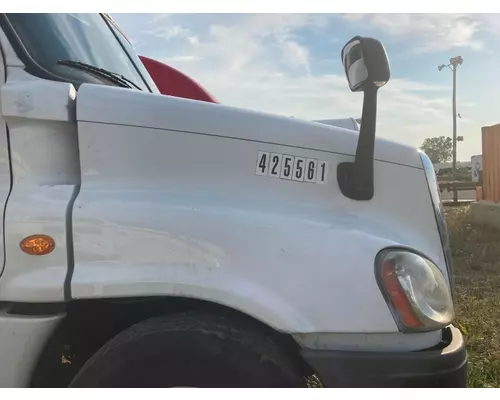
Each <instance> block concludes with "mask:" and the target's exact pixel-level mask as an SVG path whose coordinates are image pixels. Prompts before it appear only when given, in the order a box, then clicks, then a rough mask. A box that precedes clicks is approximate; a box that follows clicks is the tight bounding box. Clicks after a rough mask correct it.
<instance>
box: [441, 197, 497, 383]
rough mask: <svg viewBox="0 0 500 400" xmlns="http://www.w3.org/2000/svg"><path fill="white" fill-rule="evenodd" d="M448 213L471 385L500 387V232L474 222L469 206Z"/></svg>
mask: <svg viewBox="0 0 500 400" xmlns="http://www.w3.org/2000/svg"><path fill="white" fill-rule="evenodd" d="M446 217H447V221H448V229H449V233H450V240H451V247H452V254H453V261H454V268H455V269H454V272H455V288H456V293H455V294H456V304H455V306H456V312H457V319H456V322H455V325H457V326H458V327H459V328H460V330H461V331H462V333H463V334H464V335H465V337H466V340H467V349H468V353H469V386H471V387H500V231H498V230H495V229H493V228H490V227H487V226H482V225H479V224H476V223H473V222H472V220H471V215H470V210H469V207H456V208H448V209H447V210H446Z"/></svg>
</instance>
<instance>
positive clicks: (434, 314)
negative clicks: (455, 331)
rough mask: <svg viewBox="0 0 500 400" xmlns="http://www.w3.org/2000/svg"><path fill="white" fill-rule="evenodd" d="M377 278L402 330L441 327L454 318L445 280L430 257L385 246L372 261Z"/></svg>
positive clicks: (423, 329) (422, 329)
mask: <svg viewBox="0 0 500 400" xmlns="http://www.w3.org/2000/svg"><path fill="white" fill-rule="evenodd" d="M375 264H376V275H377V281H378V284H379V286H380V289H381V291H382V293H383V294H384V297H385V299H386V301H387V303H388V304H389V306H390V308H391V311H392V313H393V315H394V318H395V320H396V322H397V323H398V326H399V328H400V329H401V330H402V331H426V330H435V329H440V328H444V327H445V326H447V325H449V324H450V323H451V322H452V320H453V318H454V317H455V313H454V309H453V300H452V297H451V292H450V287H449V285H448V282H447V280H446V279H445V277H444V276H443V274H442V273H441V271H440V270H439V268H438V267H437V266H436V265H434V264H433V263H432V262H431V261H430V260H428V259H426V258H424V257H422V256H420V255H418V254H415V253H412V252H410V251H408V250H404V249H387V250H383V251H382V252H380V253H379V254H378V256H377V259H376V261H375Z"/></svg>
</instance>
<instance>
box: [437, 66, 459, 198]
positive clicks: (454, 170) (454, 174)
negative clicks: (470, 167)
mask: <svg viewBox="0 0 500 400" xmlns="http://www.w3.org/2000/svg"><path fill="white" fill-rule="evenodd" d="M463 62H464V60H463V58H462V57H461V56H457V57H452V58H450V63H449V64H448V65H444V64H443V65H440V66H439V67H438V70H439V71H441V70H442V69H443V68H445V67H448V68H449V69H451V71H452V73H453V99H452V109H453V110H452V112H453V150H452V157H453V162H452V178H453V182H454V183H455V182H456V180H457V67H458V66H459V65H462V63H463ZM453 202H454V203H457V202H458V194H457V191H456V189H455V188H453Z"/></svg>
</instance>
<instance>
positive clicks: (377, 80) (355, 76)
mask: <svg viewBox="0 0 500 400" xmlns="http://www.w3.org/2000/svg"><path fill="white" fill-rule="evenodd" d="M341 56H342V63H343V65H344V70H345V74H346V77H347V82H348V83H349V88H350V89H351V91H353V92H360V91H364V90H365V88H367V87H368V86H372V85H374V86H375V87H377V88H380V87H382V86H384V85H385V84H386V83H387V82H388V81H389V79H390V77H391V71H390V67H389V60H388V58H387V54H386V52H385V49H384V46H383V45H382V43H380V42H379V41H378V40H376V39H373V38H364V37H361V36H356V37H354V38H352V39H351V40H349V42H347V44H346V45H345V46H344V48H343V49H342V53H341Z"/></svg>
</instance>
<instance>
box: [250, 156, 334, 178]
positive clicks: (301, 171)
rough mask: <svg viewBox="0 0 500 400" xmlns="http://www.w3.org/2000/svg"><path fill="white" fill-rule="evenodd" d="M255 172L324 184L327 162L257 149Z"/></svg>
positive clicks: (261, 174) (272, 176) (326, 176)
mask: <svg viewBox="0 0 500 400" xmlns="http://www.w3.org/2000/svg"><path fill="white" fill-rule="evenodd" d="M255 174H256V175H260V176H268V177H270V178H279V179H288V180H291V181H297V182H306V183H318V184H326V181H327V178H328V163H327V162H326V161H322V160H317V159H315V158H304V157H298V156H297V157H295V156H292V155H290V154H278V153H269V152H266V151H259V152H258V153H257V165H256V167H255Z"/></svg>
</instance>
